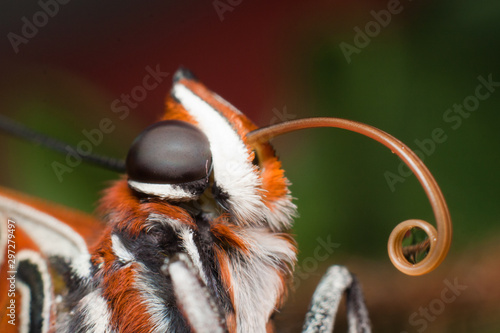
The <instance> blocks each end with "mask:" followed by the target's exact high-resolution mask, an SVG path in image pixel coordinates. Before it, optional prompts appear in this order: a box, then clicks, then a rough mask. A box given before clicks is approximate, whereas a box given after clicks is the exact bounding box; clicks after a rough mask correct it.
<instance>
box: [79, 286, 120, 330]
mask: <svg viewBox="0 0 500 333" xmlns="http://www.w3.org/2000/svg"><path fill="white" fill-rule="evenodd" d="M79 306H80V309H81V311H82V312H83V313H84V315H85V316H84V322H85V325H87V327H88V331H87V332H88V333H111V332H113V330H112V327H111V324H110V319H111V314H110V312H109V308H108V303H107V302H106V300H105V299H104V298H103V297H102V296H101V290H95V291H93V292H91V293H90V294H88V295H86V296H85V297H84V298H82V300H81V301H80V305H79Z"/></svg>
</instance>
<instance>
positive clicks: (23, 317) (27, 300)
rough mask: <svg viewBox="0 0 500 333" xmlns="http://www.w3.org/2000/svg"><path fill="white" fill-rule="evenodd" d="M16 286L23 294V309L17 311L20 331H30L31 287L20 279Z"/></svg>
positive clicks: (22, 332)
mask: <svg viewBox="0 0 500 333" xmlns="http://www.w3.org/2000/svg"><path fill="white" fill-rule="evenodd" d="M16 288H17V290H18V292H19V294H20V295H21V310H20V311H19V312H18V313H17V315H18V318H19V323H20V325H19V333H28V332H29V328H30V305H31V292H30V288H29V287H28V285H26V284H25V283H23V282H22V281H19V280H18V281H16ZM16 306H18V305H16Z"/></svg>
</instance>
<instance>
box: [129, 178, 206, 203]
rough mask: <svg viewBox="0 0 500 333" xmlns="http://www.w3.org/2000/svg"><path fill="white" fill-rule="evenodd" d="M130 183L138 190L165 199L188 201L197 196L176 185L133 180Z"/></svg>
mask: <svg viewBox="0 0 500 333" xmlns="http://www.w3.org/2000/svg"><path fill="white" fill-rule="evenodd" d="M128 184H129V185H130V187H132V188H133V189H134V190H136V191H138V192H141V193H147V194H151V195H156V196H158V197H160V198H164V199H170V200H177V201H188V200H194V199H196V198H197V196H196V195H194V194H193V193H191V192H188V191H185V190H183V189H182V188H181V187H179V186H176V185H171V184H151V183H141V182H136V181H133V180H129V181H128Z"/></svg>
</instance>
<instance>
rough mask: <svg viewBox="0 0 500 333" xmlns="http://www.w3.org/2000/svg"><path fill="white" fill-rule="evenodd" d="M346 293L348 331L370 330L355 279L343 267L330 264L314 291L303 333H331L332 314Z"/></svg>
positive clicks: (365, 331) (368, 320) (360, 332)
mask: <svg viewBox="0 0 500 333" xmlns="http://www.w3.org/2000/svg"><path fill="white" fill-rule="evenodd" d="M344 293H345V294H346V301H347V302H346V303H347V321H348V325H349V333H371V326H370V319H369V317H368V310H367V309H366V306H365V303H364V298H363V293H362V291H361V287H360V285H359V282H358V280H357V279H356V277H355V276H354V275H352V274H351V273H350V272H349V271H348V270H347V269H346V268H345V267H343V266H332V267H330V268H329V269H328V271H327V272H326V274H325V275H324V276H323V278H322V279H321V281H320V283H319V285H318V287H317V288H316V291H315V292H314V295H313V298H312V301H311V305H310V307H309V311H308V312H307V314H306V320H305V323H304V326H303V330H302V332H304V333H313V332H314V333H318V332H320V333H327V332H333V326H334V323H335V316H336V314H337V311H338V307H339V304H340V301H341V299H342V296H343V294H344Z"/></svg>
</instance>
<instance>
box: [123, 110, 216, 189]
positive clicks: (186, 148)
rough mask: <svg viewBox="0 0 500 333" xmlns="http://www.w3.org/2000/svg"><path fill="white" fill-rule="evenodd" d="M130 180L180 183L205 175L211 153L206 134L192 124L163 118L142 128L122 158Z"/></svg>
mask: <svg viewBox="0 0 500 333" xmlns="http://www.w3.org/2000/svg"><path fill="white" fill-rule="evenodd" d="M126 167H127V174H128V177H129V179H130V180H132V181H136V182H141V183H152V184H181V183H188V182H192V181H197V180H200V179H204V178H207V177H208V175H209V172H210V170H211V167H212V154H211V152H210V143H209V142H208V139H207V137H206V136H205V134H203V133H202V132H201V131H200V130H199V129H198V128H196V127H195V126H193V125H191V124H189V123H187V122H184V121H179V120H165V121H160V122H158V123H155V124H153V125H151V126H149V127H148V128H146V129H145V130H144V131H143V132H142V133H141V134H140V135H139V136H138V137H137V138H136V139H135V140H134V142H133V143H132V146H131V147H130V150H129V152H128V155H127V161H126Z"/></svg>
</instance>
